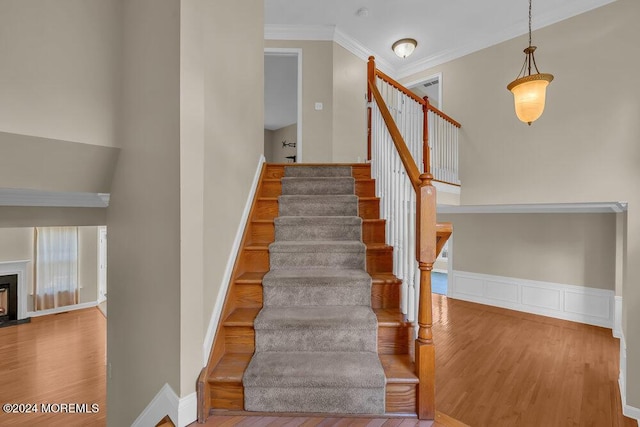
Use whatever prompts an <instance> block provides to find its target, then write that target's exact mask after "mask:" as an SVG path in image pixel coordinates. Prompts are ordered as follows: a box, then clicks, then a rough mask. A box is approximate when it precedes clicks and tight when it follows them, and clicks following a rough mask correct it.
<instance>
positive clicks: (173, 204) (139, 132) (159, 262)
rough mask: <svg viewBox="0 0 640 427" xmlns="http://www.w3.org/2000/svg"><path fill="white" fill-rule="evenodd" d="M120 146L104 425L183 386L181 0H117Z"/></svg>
mask: <svg viewBox="0 0 640 427" xmlns="http://www.w3.org/2000/svg"><path fill="white" fill-rule="evenodd" d="M123 7H124V11H123V20H124V23H123V35H122V37H123V40H124V44H123V57H122V93H123V96H122V104H121V108H120V109H119V111H120V114H121V116H120V120H121V123H122V126H121V137H120V141H121V147H122V150H121V152H120V156H119V159H118V165H117V167H116V171H115V174H114V178H113V183H112V186H111V201H110V205H109V208H108V212H107V226H108V227H109V251H108V261H107V275H108V277H109V317H108V318H107V342H108V345H107V347H108V349H107V362H108V363H109V364H110V366H111V369H110V373H111V375H110V377H109V378H108V379H107V407H108V408H109V416H108V417H107V424H108V425H110V426H123V425H130V424H131V423H132V422H133V421H134V420H135V419H136V418H137V417H138V415H139V414H140V413H141V412H142V410H143V409H144V408H145V407H146V406H147V404H148V403H149V402H150V401H151V400H152V398H153V397H154V396H155V395H156V393H157V392H158V391H159V390H160V389H161V387H162V386H163V385H164V384H165V383H168V384H169V385H170V386H171V387H172V388H173V390H175V391H176V392H178V390H180V387H179V386H180V323H181V322H180V2H179V0H166V1H162V2H157V1H155V0H137V1H127V2H123Z"/></svg>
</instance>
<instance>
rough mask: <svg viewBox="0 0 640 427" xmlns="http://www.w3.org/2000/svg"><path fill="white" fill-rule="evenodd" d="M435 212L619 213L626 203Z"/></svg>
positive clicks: (448, 207)
mask: <svg viewBox="0 0 640 427" xmlns="http://www.w3.org/2000/svg"><path fill="white" fill-rule="evenodd" d="M437 210H438V213H442V214H481V213H488V214H502V213H509V214H529V213H621V212H625V211H626V210H627V202H591V203H531V204H512V205H460V206H451V205H439V206H438V207H437Z"/></svg>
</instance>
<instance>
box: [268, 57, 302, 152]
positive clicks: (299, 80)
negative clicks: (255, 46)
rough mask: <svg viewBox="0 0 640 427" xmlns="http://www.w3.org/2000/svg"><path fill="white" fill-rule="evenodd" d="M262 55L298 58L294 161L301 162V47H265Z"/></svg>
mask: <svg viewBox="0 0 640 427" xmlns="http://www.w3.org/2000/svg"><path fill="white" fill-rule="evenodd" d="M264 55H265V56H267V55H269V56H295V57H297V58H298V88H297V91H298V94H297V95H298V96H297V97H298V106H297V110H298V118H297V120H298V123H297V129H296V138H297V141H296V162H297V163H302V49H300V48H288V47H265V48H264Z"/></svg>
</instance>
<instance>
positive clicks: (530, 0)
mask: <svg viewBox="0 0 640 427" xmlns="http://www.w3.org/2000/svg"><path fill="white" fill-rule="evenodd" d="M531 2H532V0H529V46H531Z"/></svg>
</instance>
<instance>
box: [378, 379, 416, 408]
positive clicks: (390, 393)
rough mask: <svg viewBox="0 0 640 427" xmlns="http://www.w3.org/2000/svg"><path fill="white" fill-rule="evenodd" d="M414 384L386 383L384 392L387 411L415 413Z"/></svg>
mask: <svg viewBox="0 0 640 427" xmlns="http://www.w3.org/2000/svg"><path fill="white" fill-rule="evenodd" d="M417 391H418V386H417V385H416V384H388V383H387V386H386V392H385V397H386V399H385V409H386V412H387V413H390V414H392V413H394V412H395V413H399V414H403V415H404V414H415V413H416V396H417V394H418V393H417Z"/></svg>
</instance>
